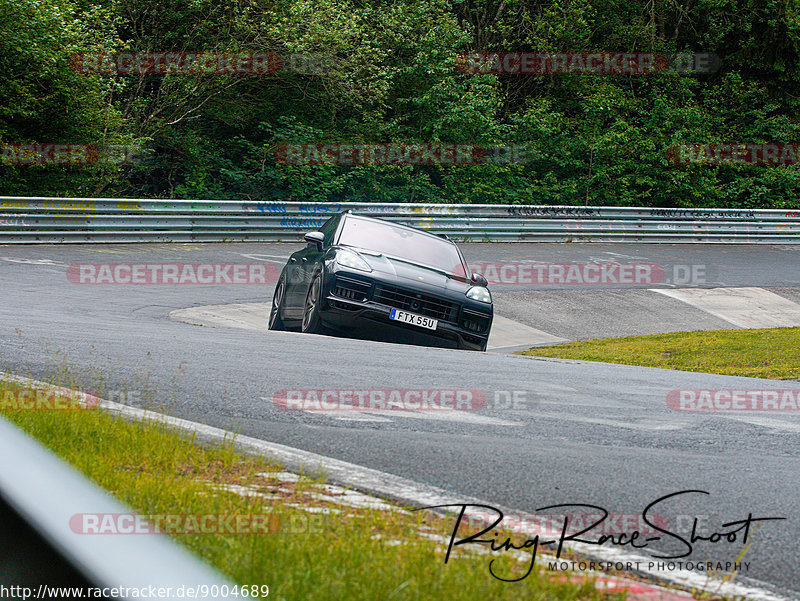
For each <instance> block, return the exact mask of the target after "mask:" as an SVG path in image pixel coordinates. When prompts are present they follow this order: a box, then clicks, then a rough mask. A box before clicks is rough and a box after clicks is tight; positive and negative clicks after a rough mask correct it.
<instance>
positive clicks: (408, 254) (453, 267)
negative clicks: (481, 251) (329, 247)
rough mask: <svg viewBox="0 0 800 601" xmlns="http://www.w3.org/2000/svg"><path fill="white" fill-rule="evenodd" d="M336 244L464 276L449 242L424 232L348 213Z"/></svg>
mask: <svg viewBox="0 0 800 601" xmlns="http://www.w3.org/2000/svg"><path fill="white" fill-rule="evenodd" d="M339 244H344V245H345V246H355V247H357V248H363V249H365V250H371V251H374V252H378V253H381V254H385V255H389V256H392V257H397V258H399V259H404V260H406V261H410V262H412V263H417V264H420V265H425V266H428V267H433V268H435V269H440V270H442V271H445V272H447V273H449V274H452V275H453V276H455V277H457V278H460V279H464V278H465V277H466V272H465V269H464V264H463V262H462V261H461V256H460V255H459V254H458V251H457V250H456V247H455V245H453V244H452V243H450V242H448V241H446V240H443V239H441V238H437V237H435V236H431V235H430V234H426V233H424V232H416V231H414V230H412V229H408V228H404V227H400V226H396V225H392V224H391V223H381V222H377V221H370V220H367V219H359V218H358V217H352V216H351V217H348V218H347V219H346V220H345V223H344V227H343V228H342V233H341V236H340V237H339Z"/></svg>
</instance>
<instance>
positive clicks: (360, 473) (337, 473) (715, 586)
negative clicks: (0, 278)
mask: <svg viewBox="0 0 800 601" xmlns="http://www.w3.org/2000/svg"><path fill="white" fill-rule="evenodd" d="M0 379H3V380H8V381H12V382H16V383H19V384H23V385H33V386H37V387H41V388H45V389H54V390H56V391H60V392H69V391H68V390H67V389H65V388H61V387H58V386H53V385H51V384H47V383H46V382H40V381H37V380H31V379H30V378H25V377H22V376H15V375H12V374H6V373H3V372H0ZM100 406H101V407H102V408H103V409H106V410H107V411H110V412H114V413H118V414H120V415H121V416H123V417H125V418H126V419H132V420H147V421H154V422H159V423H163V424H165V425H167V426H170V427H172V428H174V429H176V430H182V431H184V432H187V433H189V434H191V435H192V436H193V439H194V440H195V441H196V442H197V443H198V444H224V443H229V444H233V446H234V447H235V448H236V449H237V450H239V451H240V452H242V453H247V454H250V455H255V456H258V457H266V458H269V459H272V460H274V461H276V462H278V463H280V464H282V465H283V466H284V467H285V468H286V469H287V470H288V471H293V472H295V473H298V474H308V473H316V474H319V475H323V476H324V477H325V478H326V479H327V480H328V481H330V482H333V483H335V484H339V485H341V486H345V487H348V488H353V489H355V490H360V491H362V492H366V493H369V494H372V495H375V496H378V497H382V498H384V499H390V500H393V501H398V502H400V503H405V504H408V505H414V506H417V507H425V506H431V505H451V506H452V505H456V506H460V505H463V504H465V503H468V504H470V505H482V506H484V507H485V506H494V507H497V508H498V509H499V510H500V511H502V512H503V513H505V514H509V515H515V514H516V515H519V514H521V513H524V512H520V511H516V512H515V510H513V509H509V508H507V507H503V506H497V505H496V504H494V503H488V502H487V501H482V500H480V499H477V498H474V497H468V496H466V495H463V496H462V495H454V494H453V493H451V492H449V491H446V490H444V489H442V488H437V487H435V486H429V485H427V484H422V483H420V482H415V481H413V480H408V479H407V478H402V477H400V476H395V475H394V474H388V473H386V472H381V471H378V470H374V469H371V468H368V467H363V466H360V465H356V464H354V463H348V462H346V461H341V460H339V459H334V458H332V457H325V456H324V455H318V454H316V453H311V452H309V451H304V450H302V449H295V448H292V447H288V446H285V445H282V444H278V443H274V442H267V441H265V440H259V439H257V438H251V437H249V436H241V435H235V434H232V433H230V432H226V431H225V430H221V429H219V428H215V427H213V426H207V425H206V424H200V423H197V422H192V421H189V420H185V419H180V418H177V417H172V416H169V415H165V414H163V413H156V412H154V411H148V410H145V409H138V408H135V407H129V406H127V405H121V404H119V403H115V402H113V401H106V400H101V403H100ZM438 513H440V514H441V513H443V512H442V511H441V510H439V511H438ZM465 516H466V517H467V518H469V519H473V520H476V522H475V523H484V524H486V525H487V526H488V525H489V522H490V521H492V520H491V518H490V519H489V521H487V518H486V516H485V514H482V513H481V512H478V513H475V514H474V515H473V514H471V513H470V512H469V511H467V512H465ZM512 529H513V528H512ZM565 546H567V547H569V548H571V549H574V550H575V551H577V552H578V553H582V554H584V555H587V556H589V557H594V558H596V559H600V560H602V561H612V562H618V561H622V562H626V561H631V562H636V561H638V562H640V563H642V562H643V563H647V562H650V561H652V558H648V557H644V556H642V555H635V554H633V553H627V552H624V551H619V550H616V549H611V548H602V547H597V546H596V545H587V544H584V543H575V542H572V543H571V544H570V543H568V544H567V545H565ZM541 559H542V561H543V562H546V561H552V560H554V559H555V558H554V557H549V556H542V557H541ZM638 571H639V573H644V574H649V575H650V576H651V577H653V578H656V579H660V580H662V581H665V582H670V583H673V584H679V585H681V586H683V587H688V588H692V589H698V590H702V591H708V592H712V593H714V594H715V595H727V596H730V597H737V596H739V597H745V598H750V599H752V600H753V601H789V600H788V599H786V598H785V597H781V596H778V595H775V594H773V593H771V592H769V591H767V590H765V589H761V588H756V587H754V586H748V585H744V584H739V583H735V582H718V581H713V580H709V579H708V578H707V577H706V576H703V575H700V574H698V573H695V572H690V571H688V570H675V571H672V572H670V571H666V572H660V571H658V570H648V569H646V568H642V569H640V570H638Z"/></svg>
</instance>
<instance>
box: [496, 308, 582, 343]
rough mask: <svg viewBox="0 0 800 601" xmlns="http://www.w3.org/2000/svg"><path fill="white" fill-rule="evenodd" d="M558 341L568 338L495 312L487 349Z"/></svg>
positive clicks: (564, 340)
mask: <svg viewBox="0 0 800 601" xmlns="http://www.w3.org/2000/svg"><path fill="white" fill-rule="evenodd" d="M557 342H567V340H566V339H565V338H559V337H558V336H553V335H552V334H548V333H547V332H543V331H542V330H537V329H536V328H532V327H530V326H526V325H525V324H523V323H519V322H518V321H513V320H511V319H508V318H506V317H502V316H500V315H497V314H495V316H494V319H493V320H492V331H491V332H490V333H489V344H488V345H487V349H488V350H492V349H496V348H505V347H508V346H523V345H527V346H534V345H536V344H542V343H550V344H554V343H557Z"/></svg>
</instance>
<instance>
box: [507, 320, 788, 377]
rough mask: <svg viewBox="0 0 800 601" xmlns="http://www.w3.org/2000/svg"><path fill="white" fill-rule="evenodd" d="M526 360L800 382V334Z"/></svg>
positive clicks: (674, 339) (595, 347) (570, 346)
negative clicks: (576, 361) (601, 363)
mask: <svg viewBox="0 0 800 601" xmlns="http://www.w3.org/2000/svg"><path fill="white" fill-rule="evenodd" d="M520 354H523V355H534V356H538V357H560V358H563V359H582V360H586V361H604V362H606V363H624V364H627V365H641V366H645V367H662V368H665V369H680V370H684V371H700V372H706V373H713V374H724V375H729V376H748V377H751V378H771V379H777V380H785V379H800V328H772V329H762V330H715V331H697V332H673V333H670V334H651V335H649V336H629V337H627V338H600V339H597V340H586V341H582V342H568V343H565V344H557V345H554V346H545V347H534V348H532V349H530V350H527V351H522V352H521V353H520Z"/></svg>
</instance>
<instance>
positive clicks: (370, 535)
mask: <svg viewBox="0 0 800 601" xmlns="http://www.w3.org/2000/svg"><path fill="white" fill-rule="evenodd" d="M18 390H20V389H19V387H18V386H17V385H14V384H9V383H3V382H0V395H6V398H7V395H9V394H11V395H13V394H14V393H15V392H16V391H18ZM0 398H2V397H0ZM0 413H2V415H3V416H5V417H6V418H7V419H9V420H10V421H12V422H14V423H15V424H17V425H18V426H19V427H20V428H22V429H23V430H25V431H26V432H28V433H29V434H30V435H32V436H33V437H35V438H36V439H38V440H39V441H40V442H41V443H42V444H44V445H45V446H47V447H49V448H50V449H52V450H53V451H54V452H55V453H56V454H58V455H59V456H61V457H62V458H64V459H65V460H66V461H67V462H69V463H70V464H72V465H73V466H75V467H76V468H77V469H78V470H80V471H81V472H83V473H84V474H85V475H86V476H87V477H88V478H89V479H91V480H93V481H94V482H95V483H97V484H98V485H100V486H101V487H103V488H105V489H106V490H109V491H110V492H112V493H113V494H114V495H115V496H116V497H117V498H119V499H120V500H121V501H123V502H124V503H126V504H128V505H129V506H131V507H132V508H134V509H135V510H136V511H138V512H139V513H141V514H145V515H159V514H176V513H181V514H214V515H220V514H224V515H252V514H263V513H270V514H271V515H275V516H277V519H278V523H279V524H280V527H279V528H278V529H277V530H276V531H274V532H272V533H269V534H257V535H242V534H237V535H232V534H226V535H222V534H191V535H187V534H182V535H177V536H175V537H174V538H175V539H176V540H177V541H178V542H179V543H180V544H182V545H184V546H185V547H187V548H188V549H189V550H190V551H192V552H194V553H195V554H197V555H198V556H200V557H201V558H203V559H204V560H205V561H207V562H208V563H210V564H211V565H213V566H215V567H216V568H217V569H219V570H220V571H221V572H222V573H224V574H226V575H227V576H229V577H230V578H231V579H232V580H233V581H234V582H237V583H239V584H243V585H262V584H266V585H268V586H269V588H270V593H269V598H270V599H280V600H287V601H288V600H297V601H301V600H302V601H306V600H312V599H325V600H342V601H345V600H347V601H359V600H363V601H374V600H377V599H380V600H404V599H408V600H414V601H416V600H419V599H442V600H444V599H446V600H448V601H461V600H464V601H466V600H473V599H474V600H484V599H493V600H504V599H508V600H509V601H510V600H517V599H526V600H542V601H545V600H548V601H550V600H555V601H568V600H585V601H594V600H598V601H599V600H601V599H622V598H624V596H622V595H614V596H610V597H609V596H607V595H604V594H603V593H600V592H599V591H597V590H596V588H595V587H594V586H593V584H592V583H591V582H590V581H588V580H587V581H584V582H582V583H574V582H569V581H563V582H562V581H559V580H556V579H555V577H557V576H560V575H561V574H553V573H551V572H548V571H547V570H545V569H541V566H540V565H539V564H540V563H541V562H542V558H540V559H539V561H538V562H537V568H536V569H535V570H534V572H533V573H532V574H531V575H530V576H529V577H528V578H526V579H525V580H523V581H521V582H518V583H504V582H500V581H498V580H496V579H494V578H492V577H491V576H490V575H489V572H488V563H489V560H490V559H491V558H494V559H495V563H494V565H493V568H494V570H495V572H496V573H498V574H501V575H503V576H504V577H507V578H512V577H518V576H520V575H522V574H523V573H524V571H525V569H526V568H527V564H526V563H525V562H524V561H520V559H519V558H517V559H515V558H513V557H512V556H510V555H509V554H507V553H504V554H493V555H492V556H491V557H489V556H483V555H477V554H475V553H472V552H469V551H467V550H465V549H464V548H459V549H457V550H454V552H453V555H452V556H451V558H450V561H449V563H448V564H447V565H444V562H443V560H444V550H443V547H442V546H441V544H440V542H437V541H436V540H435V539H436V538H437V537H441V536H443V537H447V536H449V534H450V529H451V528H452V523H453V522H452V521H448V520H444V519H440V518H438V517H436V516H432V515H430V514H426V513H423V512H416V513H411V512H409V511H405V510H402V509H400V508H398V507H389V506H388V505H386V506H384V507H383V508H380V509H375V508H370V507H358V506H348V505H346V504H342V503H337V502H333V501H331V499H332V498H334V497H336V496H339V497H345V496H346V495H345V494H343V491H342V490H341V489H339V490H338V491H337V490H336V489H335V487H324V486H322V485H321V483H320V482H316V481H312V480H310V479H307V478H303V477H301V478H300V479H299V480H298V481H297V482H292V481H291V478H289V479H287V478H286V477H285V475H284V476H283V477H281V476H280V467H279V466H277V465H275V464H273V463H270V462H268V461H266V460H263V459H258V458H253V457H248V456H243V455H241V454H239V453H238V452H236V451H235V449H234V448H233V447H232V446H231V445H227V446H220V447H214V448H203V447H199V446H196V445H195V444H193V442H192V440H191V439H189V438H187V437H186V436H185V435H181V434H178V433H176V432H174V431H171V430H169V429H167V428H166V427H165V426H163V425H161V424H157V423H152V422H131V421H126V420H123V419H120V418H118V417H115V416H113V415H111V414H109V413H106V412H104V411H101V410H81V411H77V410H76V411H47V410H35V411H32V410H24V411H9V410H4V411H2V412H0ZM315 508H316V509H315ZM312 510H315V511H319V510H322V511H330V512H331V513H328V514H326V513H312V512H311V511H312ZM517 538H519V537H517ZM516 542H517V544H521V542H522V540H517V541H516Z"/></svg>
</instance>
